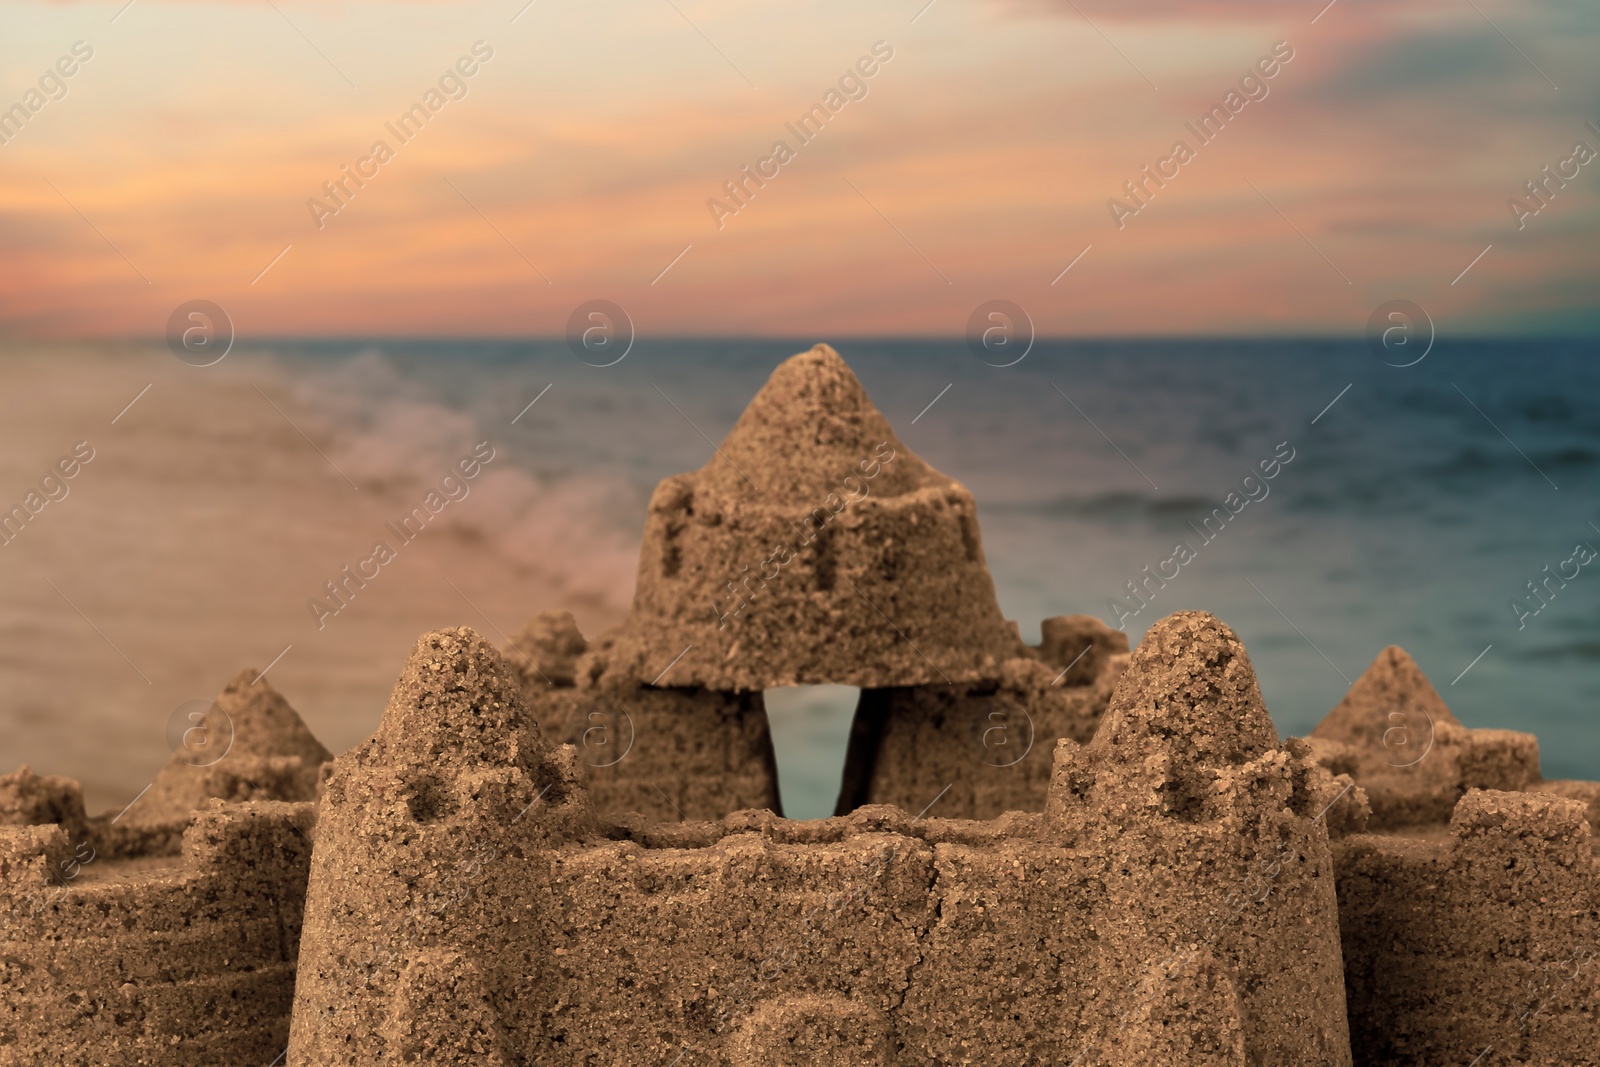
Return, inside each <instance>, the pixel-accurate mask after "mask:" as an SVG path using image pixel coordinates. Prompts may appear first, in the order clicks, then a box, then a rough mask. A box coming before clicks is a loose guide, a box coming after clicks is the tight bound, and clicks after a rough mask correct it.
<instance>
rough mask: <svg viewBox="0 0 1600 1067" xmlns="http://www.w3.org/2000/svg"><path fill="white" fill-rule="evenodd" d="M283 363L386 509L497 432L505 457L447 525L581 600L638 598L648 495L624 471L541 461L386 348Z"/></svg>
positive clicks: (400, 505)
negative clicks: (414, 375)
mask: <svg viewBox="0 0 1600 1067" xmlns="http://www.w3.org/2000/svg"><path fill="white" fill-rule="evenodd" d="M283 371H284V373H283V377H284V379H285V381H287V382H290V383H292V388H293V391H294V399H295V403H296V406H297V407H298V408H299V409H300V410H302V411H306V412H310V413H312V414H313V416H314V417H315V418H316V420H317V426H316V430H317V431H319V435H320V436H322V437H323V438H325V439H326V442H327V444H326V446H325V447H326V448H327V452H328V456H329V459H330V460H331V461H332V462H333V463H334V465H335V466H337V467H338V468H339V470H340V471H342V472H343V473H344V474H345V475H347V476H348V477H349V478H350V479H351V480H352V481H354V482H355V483H356V484H358V485H359V486H360V487H361V488H362V490H363V491H366V492H369V493H372V494H373V495H374V496H376V497H378V498H379V499H380V500H382V501H383V502H384V504H385V506H391V507H393V508H396V509H398V510H404V508H405V507H408V506H409V505H410V504H411V503H414V498H415V497H417V495H418V494H419V493H421V492H425V491H426V489H427V488H428V487H430V486H431V485H433V484H434V483H436V482H437V481H438V479H439V477H440V476H441V475H442V474H445V473H448V471H449V468H450V464H451V463H452V462H453V460H454V458H455V457H457V456H459V455H462V454H465V453H466V452H467V451H469V450H470V449H471V448H472V447H473V446H474V445H475V444H476V443H477V442H479V441H484V440H487V441H489V442H490V444H492V445H494V446H495V448H496V461H495V462H494V463H492V464H490V465H488V466H487V467H486V468H485V470H484V473H483V474H482V475H481V476H480V477H479V478H478V479H477V480H476V481H475V482H474V484H473V485H472V487H471V497H472V499H473V500H474V501H475V503H473V504H472V505H471V506H469V507H464V508H458V509H457V508H452V509H450V510H449V511H448V512H446V513H445V514H444V515H442V516H441V522H440V529H441V530H443V531H445V532H447V533H449V534H451V535H453V536H455V537H458V538H460V539H463V540H466V541H469V542H472V543H474V544H476V545H479V546H481V548H482V550H483V551H485V552H488V553H492V554H493V555H494V556H496V557H498V558H499V559H501V560H504V561H506V562H508V563H510V564H512V565H514V567H513V569H515V570H518V571H521V572H523V573H531V574H534V575H536V576H538V577H539V578H541V579H544V580H546V581H548V582H550V583H551V584H552V585H554V586H556V587H557V588H560V589H562V590H564V591H566V592H567V593H568V594H569V595H571V596H574V597H582V598H586V599H591V600H595V601H598V602H599V603H601V604H604V605H606V606H609V607H613V608H621V607H624V606H626V604H627V603H628V601H629V600H630V599H631V597H632V592H633V583H634V577H635V572H636V567H637V559H638V550H639V537H640V532H639V531H640V529H641V527H642V521H643V514H644V506H645V502H646V497H644V495H643V494H642V493H641V491H640V489H639V487H638V486H636V485H634V484H632V483H631V482H629V481H628V480H627V479H626V478H625V477H623V476H621V475H618V474H615V473H610V472H599V471H594V470H589V471H583V472H580V473H570V472H562V470H563V469H566V468H570V464H568V463H566V462H564V461H563V460H562V459H561V457H551V459H552V460H553V461H554V462H553V463H551V465H550V466H551V468H553V469H541V468H540V467H539V466H538V464H537V457H535V458H534V459H533V460H532V461H531V462H530V459H529V457H528V456H526V455H525V454H524V453H523V452H522V451H521V450H519V449H518V448H516V447H515V446H514V442H513V439H512V435H511V434H509V433H507V432H506V429H505V427H503V426H498V425H496V424H495V422H491V420H490V418H489V413H488V412H479V411H474V410H471V409H468V408H463V407H458V406H452V405H451V404H448V403H446V402H443V401H442V399H441V395H440V392H441V391H440V390H439V389H438V388H437V387H436V386H435V385H432V384H429V383H421V382H416V381H413V380H411V379H409V378H407V377H406V376H405V375H404V374H403V373H402V372H401V371H400V370H399V369H398V368H397V367H396V366H395V365H394V364H393V363H392V362H391V361H390V360H389V359H388V358H387V357H386V356H385V355H384V353H383V352H382V351H381V350H380V349H378V348H367V349H364V350H362V351H361V352H359V353H357V354H356V355H354V356H352V357H350V358H347V359H341V360H336V361H327V362H320V363H316V364H308V363H307V362H305V361H303V360H293V361H292V368H291V367H288V366H285V367H284V368H283ZM463 395H467V396H471V395H477V394H474V393H472V392H470V391H467V392H465V393H464V394H463ZM496 421H497V420H496Z"/></svg>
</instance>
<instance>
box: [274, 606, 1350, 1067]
mask: <svg viewBox="0 0 1600 1067" xmlns="http://www.w3.org/2000/svg"><path fill="white" fill-rule="evenodd" d="M1152 634H1154V635H1155V637H1154V638H1147V645H1150V646H1151V647H1150V651H1149V653H1148V654H1146V653H1145V650H1144V648H1143V647H1142V648H1141V651H1140V653H1137V654H1136V655H1135V657H1134V660H1133V662H1132V663H1131V664H1130V665H1129V669H1128V677H1127V679H1125V684H1124V685H1122V686H1119V688H1118V691H1117V692H1118V697H1117V699H1116V700H1115V701H1114V702H1113V706H1112V708H1111V709H1110V710H1109V711H1108V716H1110V718H1109V719H1108V722H1109V724H1110V729H1109V731H1108V730H1107V729H1106V728H1102V730H1101V731H1100V732H1099V733H1097V734H1096V737H1095V739H1094V741H1093V742H1091V744H1090V745H1088V746H1084V747H1082V748H1080V747H1079V746H1078V745H1076V744H1074V743H1073V742H1071V741H1068V740H1062V741H1060V742H1059V743H1058V744H1057V746H1056V748H1055V750H1054V769H1053V775H1052V779H1051V785H1050V789H1049V793H1048V797H1047V801H1048V802H1047V810H1046V811H1045V812H1043V813H1035V814H1024V813H1013V814H1010V815H1007V816H1004V817H1002V818H999V819H996V820H993V821H989V822H969V821H961V820H935V819H923V818H920V817H914V816H911V815H909V814H907V813H906V812H904V811H902V810H900V809H898V808H892V807H868V808H863V809H860V810H858V811H856V812H854V813H853V814H852V815H850V816H849V817H845V818H835V819H827V820H816V821H809V822H791V821H788V820H784V819H781V818H779V817H777V816H775V815H773V814H772V813H770V812H754V811H746V812H742V813H738V814H735V815H732V816H729V817H726V818H724V819H722V820H721V821H719V822H717V823H705V822H674V823H664V822H648V821H645V820H642V819H626V820H623V821H621V822H612V823H606V822H604V821H597V820H595V819H594V817H593V813H592V809H591V808H590V806H589V802H588V796H587V791H586V788H585V786H584V782H583V778H584V774H583V771H582V769H581V765H580V764H579V762H578V753H577V751H576V750H575V749H574V748H571V747H563V748H559V749H551V748H549V747H547V746H546V745H545V743H544V741H543V740H542V739H541V737H540V731H539V730H538V728H537V727H536V726H535V725H533V723H532V722H531V721H530V720H529V719H527V718H526V716H525V712H524V709H523V707H522V705H521V693H522V684H521V679H520V678H519V677H518V676H517V675H516V674H514V673H513V672H512V671H511V670H510V669H509V668H508V667H507V666H506V665H505V663H504V662H503V661H502V660H501V659H500V657H499V656H498V654H497V653H495V651H494V650H493V649H491V648H489V647H488V646H487V645H486V644H484V643H483V642H482V640H481V638H479V637H478V636H477V635H476V634H474V633H472V632H471V631H470V630H465V629H461V630H446V631H437V632H435V633H433V634H429V635H426V636H425V637H424V638H422V639H421V640H420V641H419V642H418V645H417V648H416V650H415V652H414V653H413V656H412V658H411V660H410V661H409V662H408V664H407V666H406V669H405V671H404V672H403V674H402V676H401V680H400V682H399V684H397V686H396V689H395V693H394V696H393V697H392V698H391V700H390V704H389V707H388V708H387V709H386V711H385V713H384V719H383V723H382V724H381V725H380V727H379V730H378V732H377V733H376V734H375V735H374V736H373V738H372V739H371V740H369V741H368V742H367V743H365V744H364V745H362V746H360V747H358V748H357V749H354V750H352V751H351V752H349V753H346V754H345V755H344V756H341V757H340V758H339V760H338V761H336V764H335V769H334V771H333V773H332V774H331V775H330V776H329V778H328V779H327V782H326V785H325V789H324V793H323V811H322V815H321V821H320V824H319V845H318V848H317V852H316V856H315V857H314V864H313V870H312V875H311V881H310V888H309V895H308V904H307V909H306V915H307V921H306V936H305V938H304V940H303V944H302V951H301V961H300V972H299V985H298V988H297V989H296V993H295V1011H294V1026H293V1033H292V1035H291V1043H290V1051H289V1056H288V1061H287V1062H288V1065H289V1067H358V1065H359V1067H369V1065H372V1064H401V1063H410V1062H414V1061H418V1062H427V1063H430V1064H436V1065H449V1064H459V1065H466V1064H473V1065H475V1067H476V1065H480V1064H488V1065H491V1067H522V1065H524V1064H531V1063H540V1064H549V1065H556V1064H596V1063H614V1062H622V1061H628V1062H638V1061H642V1062H656V1063H672V1062H675V1061H677V1060H678V1058H679V1057H688V1056H689V1055H690V1053H691V1052H692V1053H693V1055H694V1058H693V1059H687V1061H686V1062H694V1063H708V1064H725V1065H740V1067H746V1065H749V1067H753V1065H755V1064H761V1065H766V1064H770V1063H781V1062H789V1063H794V1062H798V1061H802V1060H803V1061H805V1062H807V1063H808V1064H810V1063H815V1062H818V1060H819V1058H820V1057H824V1056H826V1057H827V1058H828V1062H830V1063H840V1064H846V1065H865V1064H873V1065H888V1064H899V1065H903V1067H910V1065H929V1067H931V1065H933V1064H938V1063H953V1062H962V1063H970V1064H990V1065H993V1067H1018V1065H1020V1064H1022V1063H1028V1062H1041V1061H1044V1062H1050V1061H1056V1062H1072V1061H1076V1062H1078V1063H1080V1064H1081V1065H1083V1067H1089V1065H1101V1067H1124V1065H1125V1067H1133V1065H1134V1064H1143V1063H1148V1062H1171V1061H1178V1062H1184V1063H1185V1064H1196V1065H1204V1067H1212V1065H1214V1067H1245V1065H1246V1064H1249V1065H1251V1067H1350V1056H1349V1041H1348V1035H1347V1031H1346V1024H1345V1013H1344V988H1343V984H1342V982H1341V980H1340V963H1339V952H1340V945H1339V939H1338V930H1337V909H1336V905H1335V901H1334V897H1333V878H1332V868H1331V859H1330V855H1329V852H1328V844H1327V827H1326V825H1325V824H1324V822H1323V818H1322V813H1323V812H1326V811H1327V810H1329V808H1331V807H1332V806H1333V805H1334V804H1335V803H1337V802H1338V801H1339V800H1340V797H1341V796H1342V794H1343V793H1344V792H1345V790H1344V789H1341V788H1340V783H1339V782H1337V781H1335V779H1334V778H1333V777H1332V776H1331V775H1330V774H1328V773H1327V772H1326V771H1325V770H1323V769H1322V768H1320V767H1318V766H1316V765H1315V764H1314V763H1312V762H1311V761H1310V759H1309V758H1308V757H1306V756H1305V755H1304V753H1303V752H1301V751H1299V750H1295V749H1292V748H1285V747H1284V746H1283V745H1282V744H1281V743H1280V742H1279V741H1278V738H1277V735H1276V732H1275V731H1274V730H1273V729H1272V726H1271V722H1270V719H1268V718H1267V716H1266V712H1265V709H1264V708H1263V707H1262V706H1261V703H1260V694H1259V691H1258V689H1257V687H1256V683H1255V677H1254V673H1253V671H1252V670H1251V668H1250V666H1249V663H1248V660H1247V659H1246V658H1245V656H1244V653H1243V647H1242V645H1240V644H1239V643H1238V639H1237V637H1236V636H1235V635H1233V634H1232V632H1231V631H1229V630H1227V629H1226V627H1224V626H1222V625H1221V624H1220V623H1218V622H1217V621H1216V620H1214V619H1211V618H1210V617H1208V616H1200V615H1181V616H1175V617H1173V618H1172V619H1169V620H1164V622H1163V623H1162V624H1159V626H1158V628H1156V629H1153V630H1152ZM1141 657H1143V659H1142V661H1141ZM1202 681H1203V682H1204V683H1205V685H1204V686H1203V687H1202V686H1201V684H1200V683H1201V682H1202ZM1200 691H1204V692H1206V693H1208V694H1210V695H1209V696H1207V697H1206V698H1205V699H1203V700H1201V701H1199V702H1195V701H1192V700H1187V699H1174V698H1173V696H1172V694H1189V693H1194V692H1200ZM1173 1020H1183V1025H1182V1027H1181V1028H1180V1029H1174V1028H1173Z"/></svg>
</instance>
